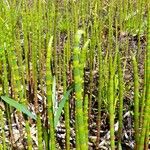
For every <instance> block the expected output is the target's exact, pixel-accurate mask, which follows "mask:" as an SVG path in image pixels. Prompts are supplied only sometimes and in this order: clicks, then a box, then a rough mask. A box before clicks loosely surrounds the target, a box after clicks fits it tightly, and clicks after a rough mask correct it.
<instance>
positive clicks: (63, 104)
mask: <svg viewBox="0 0 150 150" xmlns="http://www.w3.org/2000/svg"><path fill="white" fill-rule="evenodd" d="M71 91H72V88H71V89H70V90H68V91H67V92H66V93H65V94H64V96H63V98H62V99H61V101H60V103H59V107H58V109H57V112H56V116H55V118H54V127H55V128H56V126H57V124H58V121H59V118H60V116H61V112H62V109H63V108H64V106H65V102H66V100H68V97H69V95H70V92H71Z"/></svg>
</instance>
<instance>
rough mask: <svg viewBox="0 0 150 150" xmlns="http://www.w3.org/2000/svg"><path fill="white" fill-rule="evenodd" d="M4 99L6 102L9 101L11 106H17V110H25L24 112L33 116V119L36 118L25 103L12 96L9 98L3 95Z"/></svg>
mask: <svg viewBox="0 0 150 150" xmlns="http://www.w3.org/2000/svg"><path fill="white" fill-rule="evenodd" d="M1 98H2V100H4V101H5V102H6V103H8V104H9V105H10V106H13V107H15V108H16V109H17V110H19V111H21V112H23V113H24V114H26V115H27V116H29V117H31V118H32V119H35V120H36V116H35V115H33V114H32V113H31V112H30V111H29V110H28V108H27V107H26V106H25V105H23V104H20V103H18V102H17V101H15V100H14V99H12V98H9V97H8V96H1Z"/></svg>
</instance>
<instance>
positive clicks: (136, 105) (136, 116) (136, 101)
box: [132, 56, 139, 147]
mask: <svg viewBox="0 0 150 150" xmlns="http://www.w3.org/2000/svg"><path fill="white" fill-rule="evenodd" d="M132 61H133V72H134V130H135V141H136V147H138V143H139V142H138V140H139V79H138V66H137V62H136V58H135V56H132Z"/></svg>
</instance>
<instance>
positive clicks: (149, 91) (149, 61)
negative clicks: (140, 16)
mask: <svg viewBox="0 0 150 150" xmlns="http://www.w3.org/2000/svg"><path fill="white" fill-rule="evenodd" d="M149 8H150V4H148V17H147V22H148V26H147V32H148V33H147V50H146V60H145V62H146V83H147V84H146V95H145V109H144V117H143V125H142V130H141V133H140V140H139V147H138V149H139V150H143V149H144V144H145V136H146V129H147V126H148V123H149V120H150V117H149V114H150V9H149Z"/></svg>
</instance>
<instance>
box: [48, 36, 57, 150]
mask: <svg viewBox="0 0 150 150" xmlns="http://www.w3.org/2000/svg"><path fill="white" fill-rule="evenodd" d="M52 41H53V37H51V38H50V41H49V44H48V49H47V57H46V91H47V111H48V120H49V124H50V128H49V135H50V137H49V138H50V139H49V142H50V143H49V145H50V149H51V150H55V146H56V145H55V143H56V141H55V129H54V113H53V101H52V71H51V60H52Z"/></svg>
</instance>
